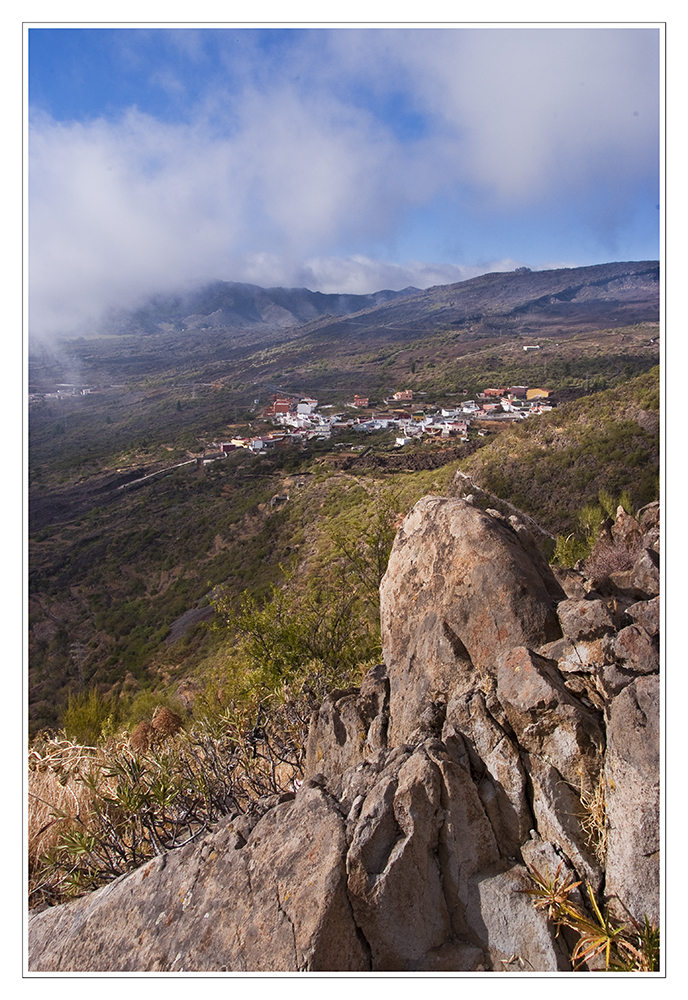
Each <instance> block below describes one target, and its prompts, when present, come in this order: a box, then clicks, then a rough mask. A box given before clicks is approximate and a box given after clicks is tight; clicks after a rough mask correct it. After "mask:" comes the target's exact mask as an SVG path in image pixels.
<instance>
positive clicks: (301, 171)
mask: <svg viewBox="0 0 688 1000" xmlns="http://www.w3.org/2000/svg"><path fill="white" fill-rule="evenodd" d="M659 46H660V34H659V31H658V29H656V28H652V27H629V28H625V27H611V28H610V27H597V28H596V27H593V28H582V27H562V28H544V27H543V28H537V27H524V26H518V27H511V28H507V27H488V28H471V27H463V28H461V27H459V28H440V29H438V28H431V27H427V28H423V27H419V28H400V29H397V28H391V27H390V28H380V29H377V28H339V29H313V28H306V29H296V28H287V29H281V30H275V29H269V28H262V29H248V28H240V27H227V28H212V29H196V28H178V29H167V28H79V27H65V28H33V29H31V30H30V31H29V60H28V67H29V70H28V72H29V121H30V146H29V149H30V157H29V199H30V200H29V213H30V214H29V220H30V221H29V233H30V244H29V245H30V272H29V273H30V322H31V327H32V332H35V333H38V334H49V333H57V332H63V333H65V332H74V331H76V330H78V329H80V328H86V327H88V326H89V325H91V326H92V325H93V324H97V321H98V317H99V316H100V315H101V314H102V312H103V310H106V309H108V308H111V307H113V306H125V307H126V306H132V305H136V304H137V302H139V301H141V300H142V299H143V298H144V297H145V296H147V295H148V294H151V293H154V292H161V291H162V292H164V291H172V290H175V289H179V288H183V287H188V286H189V285H191V284H193V283H198V282H202V281H209V280H214V279H218V278H219V279H224V280H234V281H251V282H254V283H256V284H260V285H265V286H271V285H288V286H302V285H305V286H307V287H309V288H311V289H314V290H315V289H317V290H320V291H325V292H333V291H347V292H370V291H375V290H377V289H380V288H402V287H404V286H406V285H410V284H412V285H416V286H418V287H427V286H429V285H432V284H439V283H445V282H449V281H458V280H462V279H464V278H468V277H472V276H473V275H475V274H479V273H483V272H485V271H488V270H508V269H512V268H513V267H516V266H520V265H527V266H529V267H532V268H546V267H561V266H571V265H582V264H593V263H600V262H604V261H609V260H641V259H654V258H656V257H658V255H659V100H660V90H659V87H660V78H659Z"/></svg>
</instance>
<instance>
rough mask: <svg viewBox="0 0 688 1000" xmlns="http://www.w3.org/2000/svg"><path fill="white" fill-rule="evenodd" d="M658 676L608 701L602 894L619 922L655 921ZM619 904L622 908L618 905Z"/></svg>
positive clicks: (637, 681) (640, 680) (640, 681)
mask: <svg viewBox="0 0 688 1000" xmlns="http://www.w3.org/2000/svg"><path fill="white" fill-rule="evenodd" d="M659 695H660V689H659V677H658V675H657V674H654V675H651V676H648V677H637V678H636V679H635V680H634V681H633V682H632V683H631V684H629V685H627V686H626V687H625V688H624V689H623V690H622V691H621V692H620V693H619V695H618V697H616V698H614V700H613V701H612V702H611V706H610V711H609V721H608V724H607V740H608V749H607V754H606V760H605V781H606V800H607V822H608V833H607V841H608V847H607V859H606V883H605V890H606V893H607V895H608V896H609V897H610V899H611V900H612V906H613V907H614V909H615V911H616V913H617V914H618V916H619V918H620V919H626V917H627V914H626V913H625V910H624V907H626V908H627V909H628V910H629V911H630V913H631V914H632V915H633V917H634V918H635V919H636V920H638V921H639V922H640V923H641V924H642V921H643V917H644V916H645V915H647V917H648V918H649V919H650V920H655V921H656V920H658V919H659V847H660V827H659ZM621 904H623V905H621Z"/></svg>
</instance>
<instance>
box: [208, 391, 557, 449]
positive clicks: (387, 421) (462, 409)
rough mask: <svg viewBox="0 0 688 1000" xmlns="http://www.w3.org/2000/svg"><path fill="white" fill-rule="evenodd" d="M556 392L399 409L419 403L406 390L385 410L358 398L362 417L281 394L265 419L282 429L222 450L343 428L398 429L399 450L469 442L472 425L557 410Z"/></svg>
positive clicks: (481, 430) (484, 429)
mask: <svg viewBox="0 0 688 1000" xmlns="http://www.w3.org/2000/svg"><path fill="white" fill-rule="evenodd" d="M550 394H551V390H549V389H544V388H529V387H528V386H521V385H517V386H504V387H501V388H489V389H485V390H484V391H483V392H482V393H479V394H478V396H477V398H476V399H467V400H464V401H463V402H461V403H459V405H458V406H457V407H455V408H447V407H423V408H422V409H417V410H414V409H413V407H412V406H411V407H409V406H405V407H404V408H398V407H395V406H394V404H396V403H404V404H409V403H412V402H413V390H411V389H403V390H401V391H399V392H395V393H394V395H393V396H392V397H391V398H390V399H386V400H385V401H384V404H385V405H384V408H383V409H381V408H376V410H375V411H373V410H371V408H370V400H369V398H368V397H365V396H358V395H356V396H354V398H353V401H352V402H350V403H347V404H346V406H347V409H349V410H351V409H354V410H359V411H360V410H365V411H366V413H365V414H362V413H359V414H357V415H356V416H353V415H352V414H350V413H349V414H347V413H344V412H341V413H330V412H325V411H329V410H332V409H333V407H332V406H326V407H320V408H319V407H318V400H317V399H312V398H310V397H309V396H287V395H275V396H273V397H272V399H271V403H270V405H269V406H268V407H267V408H266V409H264V410H263V411H262V413H261V416H262V418H263V419H264V420H266V421H269V422H271V423H273V424H275V425H276V427H279V428H280V430H275V431H272V432H270V433H269V434H263V435H259V436H255V437H245V438H242V437H235V438H232V439H231V440H230V441H227V442H222V443H220V445H219V447H220V449H221V451H222V452H223V453H225V454H226V453H228V452H230V451H233V450H235V449H236V448H247V449H248V450H250V451H253V452H263V451H265V450H266V449H269V448H274V447H277V446H279V445H286V444H293V443H295V442H299V441H300V442H304V443H305V442H307V441H310V440H313V439H317V440H321V441H324V440H328V439H329V438H330V437H331V436H332V434H334V433H337V432H338V431H343V430H354V431H360V432H362V433H365V432H370V431H381V430H395V431H396V432H397V436H396V444H397V446H398V447H403V446H404V445H406V444H410V443H411V442H413V441H418V440H419V439H425V440H433V439H437V438H440V439H442V438H444V439H446V438H451V437H455V438H458V439H459V440H461V441H468V432H469V429H470V427H471V426H472V425H474V428H475V430H476V431H477V433H478V434H479V435H485V434H487V433H489V431H490V429H496V427H497V422H500V421H507V422H508V421H513V420H521V419H524V418H525V417H529V416H532V415H534V414H538V413H543V412H545V411H548V410H551V409H552V403H551V402H548V397H549V396H550Z"/></svg>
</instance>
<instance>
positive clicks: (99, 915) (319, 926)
mask: <svg viewBox="0 0 688 1000" xmlns="http://www.w3.org/2000/svg"><path fill="white" fill-rule="evenodd" d="M268 805H269V803H268ZM247 826H248V827H250V826H251V824H250V823H248V824H247V823H246V819H245V817H241V818H240V820H238V821H237V822H234V823H233V822H225V823H224V824H223V825H221V826H220V827H219V829H218V830H217V831H216V832H215V833H213V834H212V835H210V836H208V837H206V839H205V840H204V841H203V842H202V843H201V844H195V843H193V844H189V845H187V846H186V847H184V848H181V849H180V850H177V851H171V852H170V853H169V854H163V855H162V856H160V857H159V858H156V859H155V860H153V861H150V862H148V864H146V865H144V867H143V868H139V869H138V871H136V872H134V873H133V874H131V875H127V876H123V877H121V878H119V879H118V880H117V881H116V882H113V883H112V884H111V885H108V886H106V887H105V888H103V889H99V890H98V891H97V892H94V893H92V894H91V895H88V896H83V897H82V898H81V899H77V900H76V901H74V902H72V903H67V904H65V905H63V906H57V907H54V908H51V909H47V910H44V911H43V912H41V913H37V914H35V915H33V916H32V917H31V918H30V921H29V968H30V969H31V970H32V971H35V972H218V971H221V972H246V971H249V972H288V971H337V970H339V971H344V970H348V971H356V970H362V969H366V968H368V967H369V961H368V955H367V949H366V947H365V945H364V944H363V943H362V942H361V939H360V937H359V935H358V934H357V932H356V925H355V923H354V919H353V913H352V909H351V904H350V903H349V899H348V896H347V892H346V869H345V862H344V859H345V853H346V837H345V833H344V822H343V819H342V816H341V813H340V812H339V810H338V809H337V806H336V804H335V803H334V801H333V800H332V798H331V797H330V796H329V795H327V793H326V792H324V791H323V790H322V788H320V787H318V786H317V785H312V784H309V785H305V786H304V787H303V788H302V789H301V790H300V792H299V794H298V795H297V796H296V798H294V797H293V796H291V800H289V801H285V802H281V803H277V804H272V807H271V808H268V809H267V811H266V812H265V814H264V815H263V816H262V817H261V818H260V819H259V820H258V822H257V823H256V824H255V826H253V828H252V829H251V830H250V832H249V829H248V828H247ZM240 830H243V833H245V834H247V836H248V839H247V840H245V839H244V836H243V833H241V832H239V831H240Z"/></svg>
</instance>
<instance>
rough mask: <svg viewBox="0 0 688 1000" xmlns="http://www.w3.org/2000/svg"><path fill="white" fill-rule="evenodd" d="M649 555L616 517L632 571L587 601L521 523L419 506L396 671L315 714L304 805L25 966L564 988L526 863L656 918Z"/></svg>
mask: <svg viewBox="0 0 688 1000" xmlns="http://www.w3.org/2000/svg"><path fill="white" fill-rule="evenodd" d="M658 540H659V532H658V510H657V509H656V507H655V506H654V505H650V507H649V508H646V509H645V510H644V511H642V512H640V514H639V516H638V517H637V518H631V517H630V516H629V515H624V516H623V518H621V517H617V521H616V523H615V524H614V525H612V526H611V528H610V530H609V532H608V538H607V540H606V542H605V544H608V545H611V546H612V547H613V546H617V547H624V548H625V550H626V551H632V552H633V563H632V566H631V568H630V569H625V570H622V571H619V570H616V569H614V568H613V567H614V565H616V564H615V563H614V561H613V560H612V561H611V562H610V564H609V573H607V574H606V576H605V575H604V574H602V575H600V574H599V572H598V579H599V580H600V582H601V584H603V585H601V587H600V590H595V589H594V587H593V582H594V581H592V580H591V579H590V578H589V577H587V576H586V573H585V570H584V567H583V568H581V571H579V572H576V571H567V572H566V573H560V574H558V577H559V578H558V579H557V578H555V576H554V575H553V573H552V571H551V570H550V568H549V567H548V566H547V564H546V563H545V561H544V559H543V558H542V556H541V555H540V552H539V550H538V548H537V546H536V544H535V542H534V540H533V536H532V534H531V532H530V531H529V529H528V528H527V527H526V526H525V524H524V523H523V522H522V521H521V520H520V519H519V518H518V517H517V516H515V515H512V516H509V517H507V516H505V515H502V514H500V513H498V512H497V511H483V510H480V509H479V508H478V507H474V506H472V505H471V503H469V502H466V501H465V500H460V499H448V498H439V497H431V498H426V499H424V500H422V501H420V503H419V504H417V505H416V507H415V508H414V510H413V511H412V512H411V514H410V515H409V516H408V517H407V518H406V520H405V521H404V523H403V525H402V526H401V528H400V530H399V532H398V535H397V538H396V541H395V543H394V547H393V550H392V555H391V558H390V561H389V567H388V570H387V574H386V576H385V579H384V580H383V584H382V587H381V608H382V612H381V613H382V632H383V651H384V661H385V662H384V663H383V664H380V665H378V666H377V667H375V668H374V669H373V670H372V671H370V672H369V673H368V675H367V676H366V678H365V679H364V681H363V684H362V685H361V687H360V689H350V690H347V691H334V692H332V693H331V694H330V695H328V697H327V698H326V699H325V701H324V702H323V704H322V705H321V706H320V708H319V710H318V711H317V712H316V713H315V714H314V716H313V719H312V722H311V726H310V733H309V739H308V746H307V759H306V775H305V781H304V783H303V785H302V786H301V787H300V788H298V789H297V790H296V791H295V793H294V792H292V793H286V794H285V795H282V796H280V797H275V796H273V797H272V798H271V799H264V800H259V801H258V802H257V803H255V804H254V805H253V806H252V808H251V809H250V810H249V812H248V813H247V814H245V815H239V816H235V817H233V818H231V819H229V820H227V821H226V822H224V823H223V824H222V825H221V826H220V827H218V829H217V830H215V831H214V832H213V833H212V834H209V835H208V836H207V837H206V839H205V840H204V841H203V843H202V844H189V845H188V846H187V847H185V848H183V849H181V850H178V851H173V852H170V853H169V854H166V855H163V856H162V857H160V858H157V859H156V860H155V861H153V862H150V863H149V864H147V865H146V866H145V867H144V868H141V869H140V870H139V871H137V872H135V873H134V874H132V875H129V876H126V877H122V878H121V879H119V880H118V881H117V882H114V883H112V884H111V885H109V886H107V887H106V888H104V889H101V890H99V891H97V892H95V893H93V894H92V895H90V896H85V897H83V898H81V899H79V900H76V901H75V902H73V903H69V904H66V905H64V906H59V907H54V908H53V909H47V910H45V911H43V912H41V913H36V914H35V915H33V916H32V917H31V920H30V957H29V962H30V968H31V969H32V970H35V971H86V970H88V971H94V972H97V971H103V972H105V971H139V972H141V971H225V970H226V971H253V972H270V971H272V972H278V971H296V970H302V971H343V970H347V971H354V972H355V971H374V972H376V971H377V972H380V971H409V972H413V971H428V972H447V971H471V972H476V971H485V972H488V971H507V970H508V971H528V972H533V971H535V972H554V971H563V970H566V969H568V968H569V964H568V958H567V955H568V954H569V951H568V950H567V948H566V946H565V942H564V936H563V935H559V936H557V934H556V933H555V930H554V928H553V927H552V925H551V924H550V922H549V921H548V919H547V915H546V912H545V911H543V910H540V909H536V908H535V907H534V906H533V905H532V903H531V901H530V898H529V896H528V895H526V894H524V893H523V892H522V890H523V889H525V888H527V887H528V885H529V880H528V869H529V866H530V867H531V868H533V867H534V868H537V870H538V871H540V872H543V873H544V872H549V873H550V875H554V873H555V872H556V870H557V868H559V867H560V866H561V869H562V871H564V872H565V873H570V874H571V875H572V876H574V877H575V879H576V880H578V879H580V880H582V881H584V882H586V883H588V884H590V885H591V886H592V888H593V889H594V890H595V891H596V892H599V893H601V894H603V895H605V896H606V897H607V898H608V900H609V901H610V903H611V906H612V909H613V910H614V909H615V910H616V912H617V914H618V915H619V916H621V917H623V918H624V919H628V914H630V915H632V916H633V917H634V918H635V919H638V920H640V921H642V919H643V917H644V916H645V915H647V916H648V918H649V919H651V920H652V919H657V917H658V915H659V789H658V775H659V706H660V693H659V655H658V633H659V607H658V597H657V590H656V578H655V576H654V575H653V574H652V573H651V572H649V570H648V565H647V562H648V560H649V561H650V562H651V563H652V566H655V567H656V562H655V560H656V557H657V553H658ZM645 557H647V558H645ZM597 571H599V565H598V566H597ZM619 573H623V574H624V575H623V577H622V578H621V579H620V580H618V581H617V582H618V584H619V585H618V586H617V585H616V584H615V580H614V578H615V577H618V575H619ZM581 905H582V903H581Z"/></svg>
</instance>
